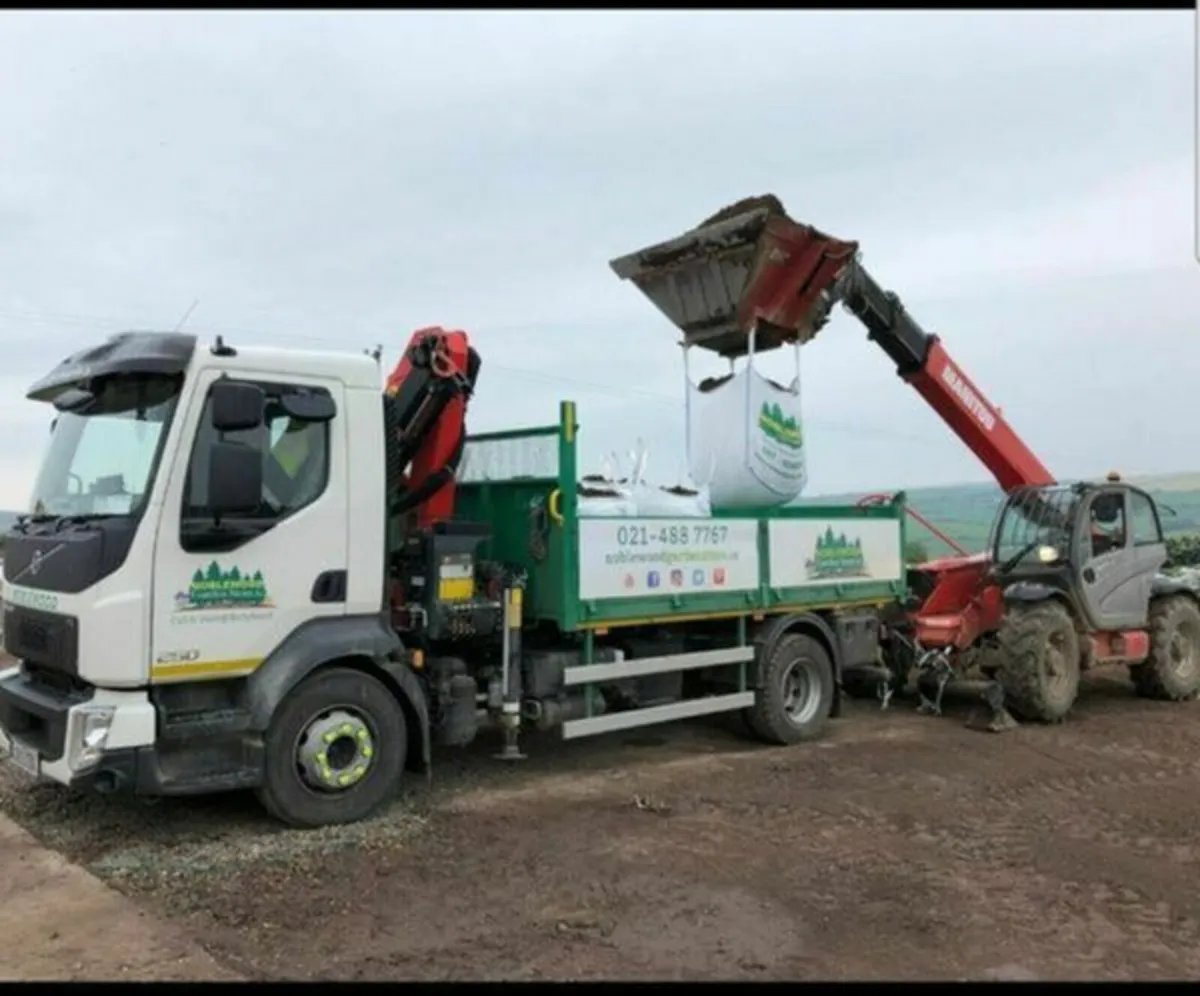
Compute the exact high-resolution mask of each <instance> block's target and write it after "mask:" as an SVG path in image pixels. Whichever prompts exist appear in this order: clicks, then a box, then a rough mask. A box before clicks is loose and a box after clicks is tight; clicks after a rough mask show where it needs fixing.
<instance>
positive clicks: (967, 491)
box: [798, 474, 1200, 556]
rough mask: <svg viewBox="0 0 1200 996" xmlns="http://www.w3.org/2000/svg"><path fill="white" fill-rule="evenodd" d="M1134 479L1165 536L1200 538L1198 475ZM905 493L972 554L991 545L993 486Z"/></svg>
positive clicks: (940, 548)
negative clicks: (1156, 512)
mask: <svg viewBox="0 0 1200 996" xmlns="http://www.w3.org/2000/svg"><path fill="white" fill-rule="evenodd" d="M1131 480H1133V481H1134V483H1138V484H1141V485H1142V486H1143V487H1146V489H1147V490H1148V491H1149V492H1150V493H1151V494H1152V495H1153V496H1154V500H1155V501H1157V502H1158V506H1159V512H1160V514H1161V515H1162V526H1163V532H1165V533H1166V534H1167V535H1168V536H1177V535H1180V534H1183V533H1200V480H1197V475H1196V474H1178V475H1171V476H1169V477H1167V476H1160V477H1155V478H1150V477H1147V478H1145V479H1143V480H1142V481H1138V480H1136V479H1133V478H1131ZM1180 485H1185V487H1180ZM1188 485H1190V486H1188ZM905 494H906V495H907V496H908V504H909V506H910V507H912V508H914V509H916V510H917V511H918V512H920V513H921V514H922V515H923V516H925V518H927V519H929V520H930V521H931V522H932V523H933V524H934V525H936V526H937V527H938V528H939V529H941V530H942V531H943V532H945V533H946V534H947V535H948V536H951V537H953V538H954V539H955V540H956V541H958V542H959V543H961V544H962V545H963V546H964V547H966V548H967V549H968V550H973V551H974V550H982V549H983V548H984V547H985V546H986V545H987V539H988V531H989V530H990V529H991V525H992V520H993V518H994V517H995V515H996V510H997V509H998V508H999V506H1000V499H1001V495H1000V489H999V488H997V487H996V486H995V485H994V484H957V485H952V486H949V487H940V488H910V489H908V490H907V491H906V492H905ZM861 497H862V495H861V494H848V495H822V496H820V497H819V498H817V497H812V498H806V499H803V500H802V501H800V502H799V503H798V504H814V505H819V504H827V503H830V502H836V503H844V502H849V503H853V502H855V501H857V500H858V499H859V498H861ZM910 521H911V520H910ZM908 536H909V540H910V541H913V542H919V543H920V544H921V545H922V546H923V547H924V548H925V550H926V551H927V552H928V553H929V554H930V555H931V556H938V555H939V554H942V553H950V552H952V551H951V550H950V549H949V548H948V547H946V546H945V544H943V543H941V542H940V541H938V540H937V539H935V538H934V537H933V536H932V535H931V534H930V533H928V532H927V531H926V530H925V529H924V528H922V527H921V526H920V525H918V524H917V523H915V522H913V523H911V524H910V526H909V532H908Z"/></svg>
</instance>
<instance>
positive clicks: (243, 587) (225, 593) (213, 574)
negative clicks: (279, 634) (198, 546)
mask: <svg viewBox="0 0 1200 996" xmlns="http://www.w3.org/2000/svg"><path fill="white" fill-rule="evenodd" d="M175 602H176V608H177V609H179V610H182V611H186V612H196V611H199V610H202V609H269V608H272V607H273V605H272V602H271V598H270V595H269V594H268V592H267V583H266V581H264V580H263V576H262V571H255V572H254V573H253V574H249V573H246V572H244V571H242V570H240V569H239V568H238V567H236V566H234V567H231V568H229V570H223V569H222V568H221V565H220V564H218V563H217V562H216V561H215V560H214V561H213V562H212V563H211V564H209V565H208V567H207V568H206V569H204V570H201V569H200V568H196V573H195V574H193V575H192V583H191V584H189V585H188V588H187V591H181V592H180V593H179V594H178V595H176V596H175Z"/></svg>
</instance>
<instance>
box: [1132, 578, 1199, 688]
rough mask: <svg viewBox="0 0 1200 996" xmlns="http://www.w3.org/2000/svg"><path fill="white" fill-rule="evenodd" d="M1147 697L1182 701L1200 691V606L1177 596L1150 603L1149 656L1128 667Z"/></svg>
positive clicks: (1184, 597)
mask: <svg viewBox="0 0 1200 996" xmlns="http://www.w3.org/2000/svg"><path fill="white" fill-rule="evenodd" d="M1129 676H1130V677H1131V678H1132V679H1133V687H1134V689H1135V690H1136V691H1137V693H1138V695H1141V696H1142V697H1143V698H1147V699H1161V700H1163V701H1167V702H1182V701H1183V700H1184V699H1190V698H1194V697H1195V696H1196V694H1197V693H1200V607H1197V605H1196V603H1195V601H1193V600H1192V599H1190V598H1188V597H1186V596H1183V595H1176V596H1175V597H1173V598H1163V599H1160V600H1157V601H1155V602H1154V603H1153V604H1152V605H1151V606H1150V657H1149V658H1148V659H1147V660H1146V661H1145V663H1142V664H1136V665H1134V666H1133V667H1131V668H1130V669H1129Z"/></svg>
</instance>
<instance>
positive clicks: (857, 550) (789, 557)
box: [767, 519, 904, 588]
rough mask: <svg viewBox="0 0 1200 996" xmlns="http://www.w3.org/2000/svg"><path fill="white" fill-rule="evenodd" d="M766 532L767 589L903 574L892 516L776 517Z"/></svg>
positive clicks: (895, 577)
mask: <svg viewBox="0 0 1200 996" xmlns="http://www.w3.org/2000/svg"><path fill="white" fill-rule="evenodd" d="M767 536H768V551H769V553H770V557H771V587H772V588H801V587H804V586H805V585H816V584H846V583H852V582H855V581H898V580H900V578H901V577H903V571H904V567H903V563H902V561H901V551H900V523H898V522H896V521H895V520H894V519H776V520H774V521H772V522H771V523H770V524H769V525H768V533H767Z"/></svg>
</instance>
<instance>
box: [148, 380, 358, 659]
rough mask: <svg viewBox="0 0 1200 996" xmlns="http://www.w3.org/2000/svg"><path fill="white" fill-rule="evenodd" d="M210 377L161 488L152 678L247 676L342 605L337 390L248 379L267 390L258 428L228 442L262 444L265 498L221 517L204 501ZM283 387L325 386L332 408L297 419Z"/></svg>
mask: <svg viewBox="0 0 1200 996" xmlns="http://www.w3.org/2000/svg"><path fill="white" fill-rule="evenodd" d="M216 376H217V375H216V374H215V373H206V374H205V375H204V376H203V379H202V380H201V381H200V382H199V383H198V384H197V389H196V391H197V393H196V395H195V396H194V397H193V401H192V404H190V405H189V406H188V408H189V410H188V413H187V419H186V420H185V425H184V426H183V427H182V429H183V432H182V434H181V436H180V438H181V439H182V440H183V442H182V443H181V444H180V446H179V447H178V449H177V452H176V453H175V458H174V461H173V464H172V473H171V480H170V484H169V487H168V489H167V492H166V498H165V502H166V504H165V507H164V509H163V515H162V519H161V526H160V532H159V537H158V544H157V549H156V553H155V568H154V582H153V585H154V600H153V619H154V622H153V631H152V647H151V658H150V662H149V664H150V680H151V681H153V682H162V681H194V680H201V679H211V678H220V677H226V678H228V677H237V676H239V675H245V674H249V673H250V672H251V671H253V670H254V669H255V668H256V667H257V666H258V665H259V664H260V663H261V662H262V661H263V659H265V658H266V657H267V656H268V655H269V654H270V653H271V652H272V651H273V650H274V649H275V648H276V647H277V646H279V644H280V643H281V642H282V641H283V640H284V639H285V638H286V637H287V636H288V635H289V634H290V633H292V632H293V631H294V630H295V629H296V628H297V627H298V626H300V625H301V624H303V623H305V622H307V621H309V620H311V619H313V618H315V617H318V616H329V615H341V614H343V613H344V611H345V592H346V587H345V586H346V567H347V536H348V525H347V523H348V511H347V504H348V503H347V485H348V480H347V467H346V450H345V446H346V441H345V416H344V410H345V408H344V405H345V397H344V394H345V392H344V388H343V387H342V385H341V384H340V383H339V382H337V381H334V380H318V379H306V380H304V381H302V382H301V381H294V382H293V381H289V382H286V383H284V382H276V381H270V380H265V379H261V378H258V377H255V378H254V379H252V380H249V379H248V380H247V381H246V382H248V383H253V384H255V385H256V386H258V387H260V388H262V389H263V390H264V391H265V392H266V408H265V418H264V423H263V425H262V426H260V427H259V428H256V429H251V430H246V431H241V432H235V433H225V434H224V439H225V441H236V442H240V443H243V444H244V445H247V446H252V447H254V448H255V449H257V450H259V451H260V453H261V455H262V460H263V486H262V503H261V505H260V507H259V509H258V510H257V511H256V512H254V513H251V514H247V515H238V516H230V517H226V518H225V519H223V520H222V521H220V522H219V523H218V522H216V521H215V520H214V517H213V514H212V512H211V511H210V510H209V509H208V507H207V490H208V466H209V459H208V458H209V454H210V452H211V447H212V444H213V443H214V442H215V441H216V440H217V438H218V434H217V433H216V431H215V430H214V429H213V428H212V423H211V420H210V415H209V406H210V403H209V396H210V393H209V392H210V389H211V386H212V383H213V382H214V381H215V380H216ZM233 379H234V380H238V379H240V378H237V377H235V378H233ZM290 391H307V392H321V393H325V394H327V395H328V396H330V397H331V399H332V400H333V402H334V404H335V406H336V407H337V411H338V414H337V415H335V416H334V418H333V420H332V421H330V422H324V423H302V422H297V421H294V420H292V419H290V418H289V417H288V416H287V415H286V414H285V413H284V411H283V409H282V407H281V406H280V404H279V398H280V397H281V396H282V393H284V392H290ZM188 440H190V441H191V442H190V445H189V443H188Z"/></svg>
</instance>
